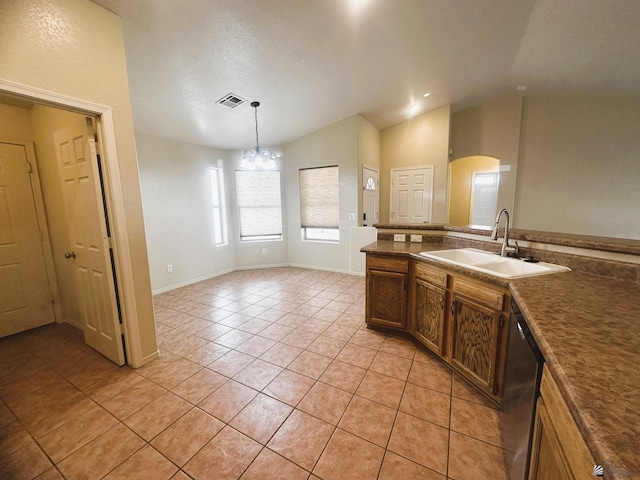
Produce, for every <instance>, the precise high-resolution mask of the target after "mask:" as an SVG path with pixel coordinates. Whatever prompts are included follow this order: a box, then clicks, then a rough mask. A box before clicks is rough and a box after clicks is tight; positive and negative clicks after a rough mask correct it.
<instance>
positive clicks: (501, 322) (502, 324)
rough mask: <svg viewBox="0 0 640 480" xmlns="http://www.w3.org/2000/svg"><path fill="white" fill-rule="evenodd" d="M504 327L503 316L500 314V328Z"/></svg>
mask: <svg viewBox="0 0 640 480" xmlns="http://www.w3.org/2000/svg"><path fill="white" fill-rule="evenodd" d="M502 327H504V316H503V315H500V328H502Z"/></svg>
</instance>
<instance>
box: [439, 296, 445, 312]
mask: <svg viewBox="0 0 640 480" xmlns="http://www.w3.org/2000/svg"><path fill="white" fill-rule="evenodd" d="M440 308H441V309H443V310H444V297H440Z"/></svg>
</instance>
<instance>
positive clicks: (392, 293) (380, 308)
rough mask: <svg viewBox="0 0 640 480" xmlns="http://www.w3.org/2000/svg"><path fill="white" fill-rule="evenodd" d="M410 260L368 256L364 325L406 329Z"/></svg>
mask: <svg viewBox="0 0 640 480" xmlns="http://www.w3.org/2000/svg"><path fill="white" fill-rule="evenodd" d="M408 276H409V260H408V259H406V258H398V257H392V256H378V255H376V256H373V255H367V299H366V306H365V310H366V312H365V318H366V322H367V324H370V325H377V326H381V327H391V328H395V329H397V330H406V327H407V283H408Z"/></svg>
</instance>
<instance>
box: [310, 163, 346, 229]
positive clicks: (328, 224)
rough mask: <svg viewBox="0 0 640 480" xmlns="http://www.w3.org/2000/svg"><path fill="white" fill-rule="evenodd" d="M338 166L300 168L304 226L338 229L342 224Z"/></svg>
mask: <svg viewBox="0 0 640 480" xmlns="http://www.w3.org/2000/svg"><path fill="white" fill-rule="evenodd" d="M338 182H339V177H338V167H337V166H331V167H320V168H305V169H301V170H300V224H301V226H302V228H323V229H337V228H339V226H340V193H339V183H338Z"/></svg>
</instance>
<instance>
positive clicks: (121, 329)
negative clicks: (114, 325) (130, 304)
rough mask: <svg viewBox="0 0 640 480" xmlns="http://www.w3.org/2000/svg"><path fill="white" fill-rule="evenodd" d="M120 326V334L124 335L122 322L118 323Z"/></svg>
mask: <svg viewBox="0 0 640 480" xmlns="http://www.w3.org/2000/svg"><path fill="white" fill-rule="evenodd" d="M118 327H119V329H120V335H124V327H123V325H122V324H121V323H119V324H118Z"/></svg>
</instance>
